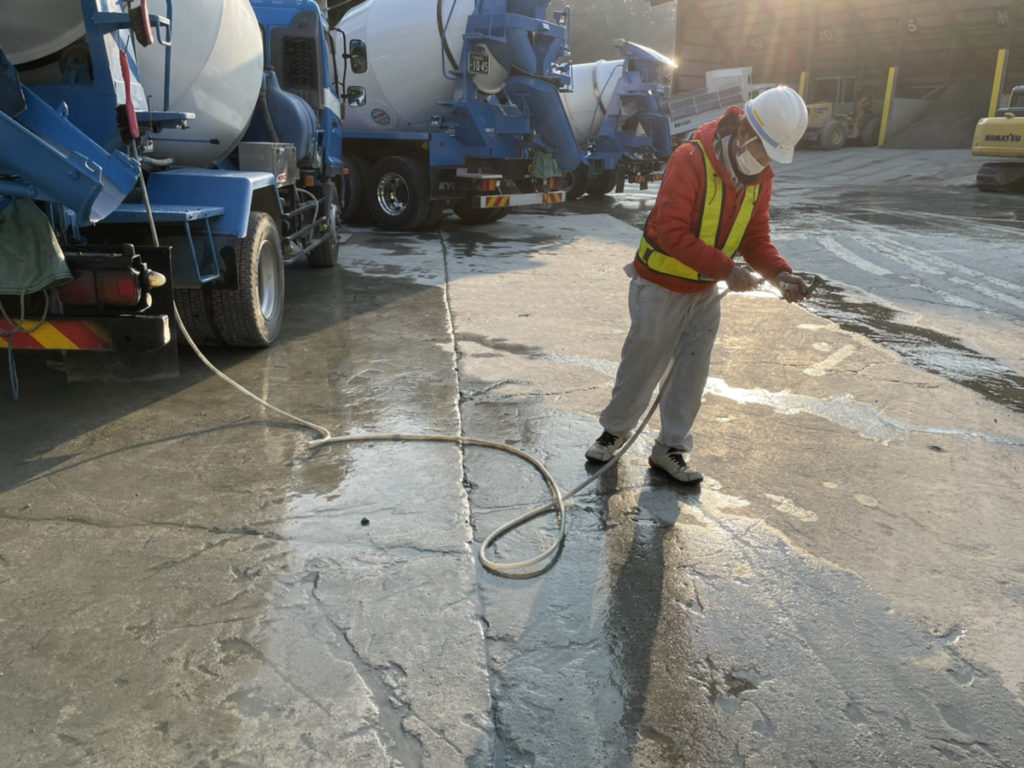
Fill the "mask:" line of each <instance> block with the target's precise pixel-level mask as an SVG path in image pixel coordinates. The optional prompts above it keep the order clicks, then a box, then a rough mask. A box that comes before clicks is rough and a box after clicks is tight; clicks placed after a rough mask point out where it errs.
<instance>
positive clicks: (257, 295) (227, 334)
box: [210, 211, 284, 347]
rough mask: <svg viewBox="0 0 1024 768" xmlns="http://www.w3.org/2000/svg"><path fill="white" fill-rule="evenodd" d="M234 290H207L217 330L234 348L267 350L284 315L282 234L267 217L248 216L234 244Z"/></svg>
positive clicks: (258, 215)
mask: <svg viewBox="0 0 1024 768" xmlns="http://www.w3.org/2000/svg"><path fill="white" fill-rule="evenodd" d="M235 271H236V272H237V274H238V287H237V288H228V289H225V288H215V289H213V290H211V291H210V297H211V299H212V303H213V317H214V321H215V322H216V324H217V331H218V333H220V336H221V338H222V339H224V342H225V343H226V344H230V345H231V346H234V347H269V346H270V345H271V344H272V343H273V342H274V339H276V338H277V334H278V333H280V331H281V320H282V319H283V316H284V257H283V256H282V254H281V235H280V233H279V232H278V230H277V225H276V224H275V223H274V219H273V218H271V216H270V214H267V213H263V212H261V211H253V212H252V213H250V214H249V230H248V232H246V235H245V237H243V238H241V239H240V240H238V241H237V243H236V245H235Z"/></svg>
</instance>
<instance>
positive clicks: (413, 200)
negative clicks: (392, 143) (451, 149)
mask: <svg viewBox="0 0 1024 768" xmlns="http://www.w3.org/2000/svg"><path fill="white" fill-rule="evenodd" d="M366 191H367V195H366V204H367V206H368V208H369V211H370V217H371V218H372V219H373V220H374V222H375V223H376V224H377V226H378V227H380V228H381V229H388V230H391V231H398V232H408V231H409V230H413V229H417V228H419V227H420V226H421V225H422V224H423V223H424V222H425V221H426V220H427V217H428V216H429V215H430V214H431V212H432V208H431V204H430V184H429V181H428V179H427V174H426V172H425V171H424V170H423V168H422V167H421V166H420V164H419V163H417V162H416V161H415V160H413V159H412V158H408V157H399V156H392V157H385V158H384V159H382V160H378V161H377V162H376V163H375V164H374V166H373V168H371V169H370V183H369V184H368V185H367V189H366Z"/></svg>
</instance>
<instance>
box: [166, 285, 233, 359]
mask: <svg viewBox="0 0 1024 768" xmlns="http://www.w3.org/2000/svg"><path fill="white" fill-rule="evenodd" d="M172 295H173V296H174V305H175V306H176V307H177V308H178V316H179V317H181V322H182V325H184V326H185V330H186V331H188V335H189V336H191V337H192V341H194V342H195V343H196V346H197V347H213V346H217V345H218V344H220V343H221V338H220V334H219V333H217V326H216V325H214V320H213V311H212V308H211V306H210V297H209V295H208V294H207V293H205V292H204V290H203V289H202V288H175V289H174V290H173V291H172ZM178 343H179V345H180V346H186V347H187V346H188V342H186V341H185V337H184V336H182V335H181V334H180V333H179V334H178Z"/></svg>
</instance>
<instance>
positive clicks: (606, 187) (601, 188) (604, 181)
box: [587, 171, 615, 197]
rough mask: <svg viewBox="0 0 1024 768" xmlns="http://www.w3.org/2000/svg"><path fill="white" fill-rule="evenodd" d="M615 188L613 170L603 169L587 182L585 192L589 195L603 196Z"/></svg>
mask: <svg viewBox="0 0 1024 768" xmlns="http://www.w3.org/2000/svg"><path fill="white" fill-rule="evenodd" d="M613 189H615V171H604V172H602V173H601V175H600V176H595V177H594V178H593V179H591V180H590V181H588V182H587V194H588V195H590V196H591V197H604V196H605V195H607V194H608V193H609V192H611V191H612V190H613Z"/></svg>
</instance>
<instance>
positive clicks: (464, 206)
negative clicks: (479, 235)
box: [452, 200, 508, 224]
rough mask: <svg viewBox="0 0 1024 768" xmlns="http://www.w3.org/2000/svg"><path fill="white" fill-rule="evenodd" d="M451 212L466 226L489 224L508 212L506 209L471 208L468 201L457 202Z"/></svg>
mask: <svg viewBox="0 0 1024 768" xmlns="http://www.w3.org/2000/svg"><path fill="white" fill-rule="evenodd" d="M452 210H453V211H455V215H456V216H458V217H459V218H460V219H462V221H464V222H465V223H466V224H490V223H491V222H492V221H497V220H498V219H500V218H502V217H503V216H504V215H505V214H506V213H507V212H508V209H507V208H473V207H471V206H470V204H469V201H468V200H457V201H456V202H455V203H454V204H453V205H452Z"/></svg>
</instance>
